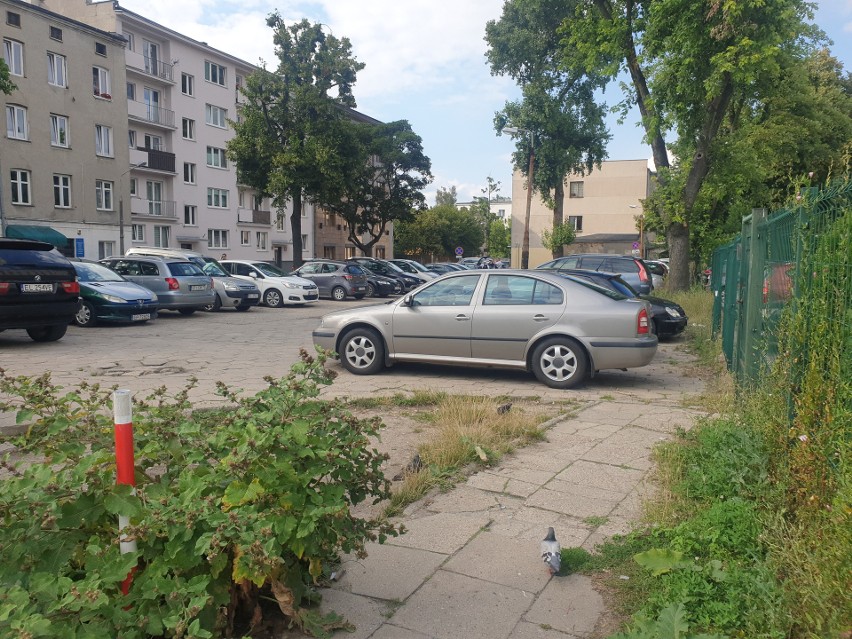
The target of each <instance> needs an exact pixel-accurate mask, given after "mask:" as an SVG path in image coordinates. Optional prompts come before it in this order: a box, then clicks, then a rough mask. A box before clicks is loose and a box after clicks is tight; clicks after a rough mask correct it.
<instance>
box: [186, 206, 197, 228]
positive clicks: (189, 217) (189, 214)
mask: <svg viewBox="0 0 852 639" xmlns="http://www.w3.org/2000/svg"><path fill="white" fill-rule="evenodd" d="M183 223H184V224H185V225H186V226H198V207H197V206H193V205H191V204H185V205H184V207H183Z"/></svg>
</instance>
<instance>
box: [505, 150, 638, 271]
mask: <svg viewBox="0 0 852 639" xmlns="http://www.w3.org/2000/svg"><path fill="white" fill-rule="evenodd" d="M652 175H653V173H652V172H651V170H650V169H649V168H648V161H647V160H611V161H606V162H603V163H601V167H600V169H598V168H595V169H594V170H592V172H591V173H589V174H587V175H580V174H572V175H568V176H566V188H565V197H564V199H563V206H564V209H563V216H564V220H565V222H569V223H571V224H572V225H573V226H574V230H575V232H576V240H575V242H574V244H572V245H571V246H569V247H567V249H566V250H567V251H569V252H572V253H597V252H601V253H618V254H630V253H631V252H632V251H634V250H638V247H639V245H640V241H639V228H640V225H639V222H638V219H639V218H641V214H642V200H644V199H645V198H647V197H648V196H649V195H650V193H651V188H652V181H651V178H652ZM526 203H527V190H526V177H525V176H524V175H522V174H521V173H520V171H515V173H514V175H513V176H512V210H513V212H514V215H513V216H512V265H520V262H521V259H520V255H521V244H522V242H523V237H524V217H525V214H526V205H527V204H526ZM551 228H553V210H552V209H550V208H548V207H547V206H546V205H545V203H544V201H543V200H542V199H541V197H540V196H539V194H538V193H534V194H533V198H532V206H531V207H530V258H529V265H530V268H534V267H536V266H538V265H539V264H541V263H543V262H546V261H548V260H550V259H552V253H551V251H550V250H548V249H546V248H544V246H543V245H542V243H541V234H542V231H544V230H545V229H548V230H549V229H551ZM634 245H635V247H634Z"/></svg>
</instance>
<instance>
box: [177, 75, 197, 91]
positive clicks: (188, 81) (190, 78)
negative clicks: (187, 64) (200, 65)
mask: <svg viewBox="0 0 852 639" xmlns="http://www.w3.org/2000/svg"><path fill="white" fill-rule="evenodd" d="M180 92H181V93H183V94H184V95H189V96H193V95H195V76H194V75H189V74H188V73H181V74H180Z"/></svg>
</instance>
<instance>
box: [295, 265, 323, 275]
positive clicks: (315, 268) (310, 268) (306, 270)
mask: <svg viewBox="0 0 852 639" xmlns="http://www.w3.org/2000/svg"><path fill="white" fill-rule="evenodd" d="M319 266H320V265H319V264H305V265H304V266H303V267H302V268H300V269H299V274H300V275H310V274H312V273H318V272H319Z"/></svg>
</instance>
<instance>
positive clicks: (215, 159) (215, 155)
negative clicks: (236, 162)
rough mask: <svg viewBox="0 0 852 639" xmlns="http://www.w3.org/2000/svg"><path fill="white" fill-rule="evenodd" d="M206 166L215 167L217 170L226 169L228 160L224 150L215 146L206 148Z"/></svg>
mask: <svg viewBox="0 0 852 639" xmlns="http://www.w3.org/2000/svg"><path fill="white" fill-rule="evenodd" d="M207 166H212V167H216V168H218V169H227V168H228V158H227V157H226V156H225V149H217V148H216V147H215V146H208V147H207Z"/></svg>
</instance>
